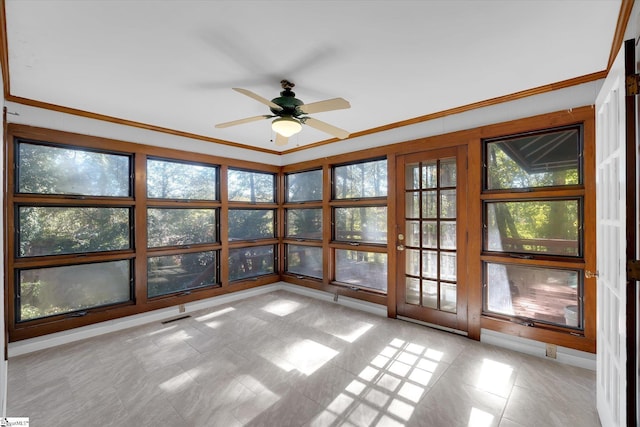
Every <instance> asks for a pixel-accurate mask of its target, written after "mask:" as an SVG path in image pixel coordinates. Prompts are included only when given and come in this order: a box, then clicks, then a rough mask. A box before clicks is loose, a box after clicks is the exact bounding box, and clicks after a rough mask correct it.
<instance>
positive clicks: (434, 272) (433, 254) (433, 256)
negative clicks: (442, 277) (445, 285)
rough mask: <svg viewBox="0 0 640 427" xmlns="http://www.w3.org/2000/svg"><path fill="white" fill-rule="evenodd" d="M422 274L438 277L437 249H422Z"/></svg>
mask: <svg viewBox="0 0 640 427" xmlns="http://www.w3.org/2000/svg"><path fill="white" fill-rule="evenodd" d="M422 276H424V277H428V278H433V279H435V278H437V277H438V251H422Z"/></svg>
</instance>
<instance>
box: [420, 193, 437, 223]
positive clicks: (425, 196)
mask: <svg viewBox="0 0 640 427" xmlns="http://www.w3.org/2000/svg"><path fill="white" fill-rule="evenodd" d="M437 216H438V191H436V190H434V191H423V192H422V218H436V217H437Z"/></svg>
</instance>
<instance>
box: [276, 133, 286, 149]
mask: <svg viewBox="0 0 640 427" xmlns="http://www.w3.org/2000/svg"><path fill="white" fill-rule="evenodd" d="M288 143H289V138H287V137H286V136H282V135H280V134H279V133H278V132H276V145H277V146H279V147H282V146H283V145H287V144H288Z"/></svg>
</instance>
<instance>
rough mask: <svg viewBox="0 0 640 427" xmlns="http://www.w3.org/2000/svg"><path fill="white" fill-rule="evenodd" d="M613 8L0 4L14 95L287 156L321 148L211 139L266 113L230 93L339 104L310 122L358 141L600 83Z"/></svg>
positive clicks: (540, 1)
mask: <svg viewBox="0 0 640 427" xmlns="http://www.w3.org/2000/svg"><path fill="white" fill-rule="evenodd" d="M620 3H621V2H620V0H603V1H599V0H584V1H578V0H576V1H573V0H531V1H528V0H502V1H480V0H460V1H456V0H446V1H436V0H422V1H418V0H416V1H364V0H359V1H358V0H342V1H328V0H325V1H305V0H299V1H261V0H256V1H239V0H235V1H186V0H180V1H170V0H157V1H149V0H147V1H142V0H129V1H124V0H121V1H120V0H84V1H77V0H68V1H60V0H48V1H42V0H6V1H5V8H6V20H7V42H8V57H9V78H10V93H11V95H13V96H17V97H23V98H28V99H32V100H36V101H42V102H46V103H51V104H56V105H60V106H64V107H70V108H75V109H79V110H83V111H87V112H90V113H97V114H102V115H107V116H112V117H116V118H120V119H126V120H131V121H135V122H140V123H144V124H148V125H153V126H159V127H163V128H169V129H173V130H177V131H182V132H188V133H193V134H197V135H202V136H205V137H211V138H216V139H220V140H225V141H231V142H234V143H239V144H244V145H247V146H250V147H261V148H265V149H270V150H279V151H282V150H287V149H290V148H293V147H295V146H304V145H308V144H310V143H313V142H318V141H322V140H326V139H329V138H330V136H329V135H327V134H324V133H322V132H320V131H317V130H315V129H312V128H310V127H308V126H305V128H304V129H303V131H302V132H301V133H300V134H298V135H296V136H294V137H292V138H291V139H290V141H289V145H288V146H286V147H282V148H280V147H276V146H275V145H274V144H273V142H271V139H272V138H273V136H274V135H273V133H272V131H271V128H270V125H269V122H268V121H266V120H264V121H258V122H253V123H248V124H244V125H241V126H237V127H232V128H226V129H216V128H214V125H215V124H216V123H220V122H226V121H230V120H235V119H241V118H244V117H249V116H255V115H261V114H269V111H268V109H267V107H266V106H264V105H262V104H260V103H258V102H256V101H255V100H252V99H250V98H248V97H246V96H244V95H241V94H239V93H237V92H235V91H233V90H231V88H232V87H241V88H245V89H249V90H251V91H253V92H255V93H257V94H259V95H261V96H263V97H265V98H268V99H271V98H274V97H276V96H279V95H278V94H279V92H280V90H281V88H280V84H279V82H280V80H281V79H288V80H290V81H292V82H294V83H295V84H296V87H295V88H294V91H295V92H296V95H297V97H298V98H300V99H302V100H303V101H304V102H305V103H310V102H315V101H320V100H323V99H328V98H334V97H343V98H345V99H347V100H348V101H349V102H350V103H351V109H348V110H340V111H332V112H324V113H318V114H315V115H312V116H313V117H315V118H317V119H320V120H323V121H326V122H329V123H331V124H333V125H335V126H338V127H341V128H344V129H347V130H348V131H350V132H352V133H354V132H360V131H365V130H368V129H372V128H376V127H379V126H383V125H387V124H391V123H395V122H399V121H403V120H407V119H411V118H415V117H419V116H423V115H427V114H430V113H435V112H439V111H443V110H447V109H450V108H454V107H458V106H462V105H467V104H470V103H474V102H477V101H482V100H486V99H490V98H494V97H498V96H503V95H508V94H511V93H515V92H518V91H522V90H526V89H531V88H535V87H538V86H542V85H546V84H549V83H555V82H558V81H562V80H566V79H572V78H575V77H579V76H583V75H587V74H591V73H594V72H599V71H602V70H605V69H606V68H607V61H608V59H609V53H610V50H611V46H612V41H613V36H614V32H615V27H616V21H617V17H618V13H619V10H620ZM347 141H348V140H347ZM338 143H342V144H344V143H347V142H338Z"/></svg>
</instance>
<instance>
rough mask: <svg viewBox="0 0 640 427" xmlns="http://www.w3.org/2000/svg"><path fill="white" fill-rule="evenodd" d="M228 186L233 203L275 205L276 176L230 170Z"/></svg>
mask: <svg viewBox="0 0 640 427" xmlns="http://www.w3.org/2000/svg"><path fill="white" fill-rule="evenodd" d="M227 175H228V179H227V186H228V192H229V200H230V201H232V202H249V203H275V201H276V196H275V189H276V185H275V183H276V181H275V176H274V175H273V174H271V173H260V172H249V171H243V170H235V169H229V172H228V174H227Z"/></svg>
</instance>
